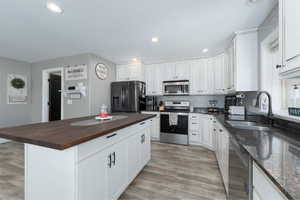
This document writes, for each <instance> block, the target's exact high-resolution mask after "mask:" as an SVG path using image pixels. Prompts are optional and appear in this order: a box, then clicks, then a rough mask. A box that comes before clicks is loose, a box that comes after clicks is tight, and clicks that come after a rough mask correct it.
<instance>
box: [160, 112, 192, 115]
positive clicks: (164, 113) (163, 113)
mask: <svg viewBox="0 0 300 200" xmlns="http://www.w3.org/2000/svg"><path fill="white" fill-rule="evenodd" d="M171 113H172V112H161V113H160V114H161V115H170V114H171ZM174 113H176V114H177V115H180V116H189V113H180V112H174Z"/></svg>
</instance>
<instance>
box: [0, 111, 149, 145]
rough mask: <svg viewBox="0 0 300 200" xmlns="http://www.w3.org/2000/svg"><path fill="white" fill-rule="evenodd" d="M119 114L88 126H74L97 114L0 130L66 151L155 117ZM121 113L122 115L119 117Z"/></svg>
mask: <svg viewBox="0 0 300 200" xmlns="http://www.w3.org/2000/svg"><path fill="white" fill-rule="evenodd" d="M113 116H114V115H113ZM115 116H116V119H115V120H111V121H106V122H104V123H100V124H96V125H88V126H77V125H72V123H75V124H76V123H78V122H79V123H80V122H85V121H86V122H88V121H93V119H94V118H95V116H92V117H83V118H76V119H68V120H61V121H54V122H47V123H38V124H29V125H24V126H17V127H11V128H2V129H0V137H2V138H5V139H9V140H13V141H17V142H21V143H29V144H34V145H38V146H43V147H48V148H52V149H57V150H64V149H67V148H70V147H72V146H75V145H78V144H81V143H84V142H87V141H89V140H92V139H94V138H97V137H100V136H103V135H106V134H109V133H112V132H114V131H117V130H120V129H123V128H126V127H128V126H130V125H133V124H136V123H139V122H142V121H145V120H147V119H150V118H153V117H155V115H148V114H136V113H134V114H133V113H119V114H115ZM118 116H122V117H121V118H120V119H119V118H118ZM95 122H96V121H95Z"/></svg>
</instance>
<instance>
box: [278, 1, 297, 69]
mask: <svg viewBox="0 0 300 200" xmlns="http://www.w3.org/2000/svg"><path fill="white" fill-rule="evenodd" d="M283 2H284V3H283V4H282V5H284V8H283V9H284V11H283V12H284V23H285V30H284V33H285V34H284V46H285V61H286V62H287V63H286V64H287V70H291V69H294V68H297V67H300V46H299V42H300V22H299V19H300V12H299V7H300V1H299V0H285V1H283Z"/></svg>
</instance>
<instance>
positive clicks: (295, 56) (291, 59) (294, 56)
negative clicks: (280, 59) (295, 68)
mask: <svg viewBox="0 0 300 200" xmlns="http://www.w3.org/2000/svg"><path fill="white" fill-rule="evenodd" d="M299 56H300V53H299V54H297V55H295V56H293V57H291V58H289V59H287V60H286V62H289V61H291V60H293V59H295V58H297V57H299Z"/></svg>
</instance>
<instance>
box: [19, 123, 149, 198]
mask: <svg viewBox="0 0 300 200" xmlns="http://www.w3.org/2000/svg"><path fill="white" fill-rule="evenodd" d="M151 127H152V122H151V120H147V121H144V122H141V123H139V124H135V125H132V126H129V127H127V128H124V129H121V130H119V131H117V132H114V133H111V134H109V135H105V136H102V137H99V138H96V139H93V140H90V141H88V142H85V143H82V144H80V145H77V146H74V147H71V148H68V149H66V150H62V151H59V150H53V149H49V148H45V147H39V146H36V145H30V144H25V154H26V157H25V172H26V173H25V199H26V200H39V199H43V200H53V199H64V200H74V199H77V200H117V199H118V198H119V196H120V195H121V194H122V192H123V191H124V190H125V189H126V187H127V186H128V185H129V184H130V183H131V181H132V180H133V179H134V178H135V177H136V176H137V175H138V173H139V172H140V171H141V170H142V168H143V167H144V166H145V165H146V164H147V163H148V162H149V160H150V158H151V146H150V134H151V131H152V128H151ZM45 158H46V159H45ZM37 161H42V162H39V164H38V165H37ZM45 172H47V173H45ZM58 180H59V181H58ZM49 186H51V187H49ZM57 191H59V192H57Z"/></svg>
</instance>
